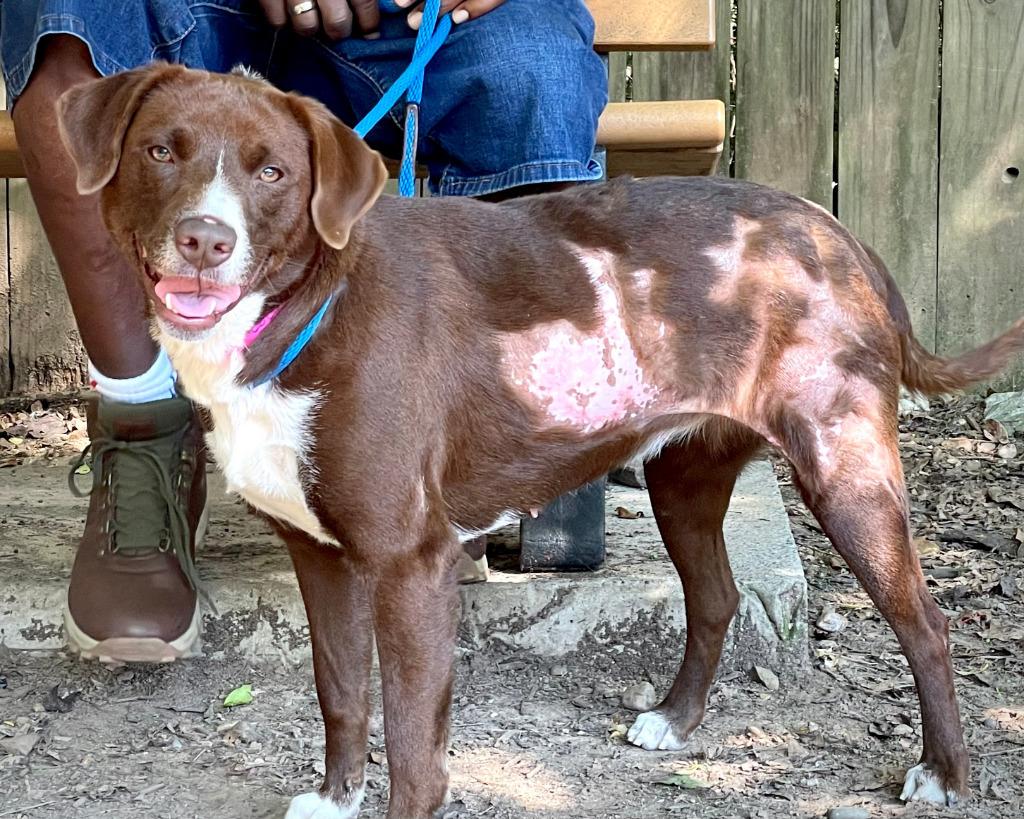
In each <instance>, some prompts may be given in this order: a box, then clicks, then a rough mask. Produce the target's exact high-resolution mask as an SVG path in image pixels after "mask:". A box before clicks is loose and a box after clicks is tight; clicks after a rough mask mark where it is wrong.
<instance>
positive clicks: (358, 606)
mask: <svg viewBox="0 0 1024 819" xmlns="http://www.w3.org/2000/svg"><path fill="white" fill-rule="evenodd" d="M284 540H285V542H286V543H287V545H288V552H289V553H290V554H291V558H292V563H293V564H294V566H295V573H296V575H297V576H298V579H299V588H300V590H301V591H302V600H303V603H305V606H306V615H307V617H308V619H309V630H310V635H311V637H312V642H313V669H314V674H315V676H316V689H317V695H318V696H319V699H320V710H321V711H322V712H323V717H324V731H325V733H326V740H327V747H326V755H325V756H326V758H325V766H326V771H325V775H324V783H323V786H322V787H321V789H320V792H319V793H305V794H301V795H299V796H296V797H295V798H294V799H293V800H292V802H291V806H290V807H289V808H288V813H287V816H286V817H285V819H312V817H314V816H315V817H317V819H319V818H320V817H324V819H352V817H355V816H356V815H357V814H358V813H359V805H360V803H361V802H362V800H363V793H364V789H365V784H366V783H365V776H364V769H365V766H366V741H367V724H368V720H369V713H370V669H371V665H372V662H373V626H372V621H371V617H370V604H369V596H368V593H367V587H366V583H365V581H364V578H363V577H362V576H361V575H360V574H359V573H358V572H356V571H355V567H353V566H352V565H351V563H350V561H349V560H348V559H347V558H346V557H345V555H344V553H343V552H341V551H339V550H336V549H332V548H329V547H327V546H324V545H323V544H320V543H316V542H315V541H313V540H312V539H310V538H307V537H305V536H304V535H299V534H294V533H288V534H287V535H285V536H284Z"/></svg>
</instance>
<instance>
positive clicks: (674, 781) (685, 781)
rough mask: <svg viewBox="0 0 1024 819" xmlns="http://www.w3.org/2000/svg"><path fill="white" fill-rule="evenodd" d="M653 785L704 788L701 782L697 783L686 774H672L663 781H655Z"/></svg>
mask: <svg viewBox="0 0 1024 819" xmlns="http://www.w3.org/2000/svg"><path fill="white" fill-rule="evenodd" d="M654 784H655V785H670V786H672V787H673V788H706V787H707V785H705V784H704V783H703V782H698V781H697V780H696V779H694V778H693V777H692V776H687V775H686V774H672V776H666V777H665V778H664V779H655V780H654Z"/></svg>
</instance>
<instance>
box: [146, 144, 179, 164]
mask: <svg viewBox="0 0 1024 819" xmlns="http://www.w3.org/2000/svg"><path fill="white" fill-rule="evenodd" d="M149 155H150V156H151V157H153V159H155V160H156V161H157V162H173V159H172V158H171V151H170V149H169V148H165V147H164V146H163V145H154V146H153V147H152V148H150V149H149Z"/></svg>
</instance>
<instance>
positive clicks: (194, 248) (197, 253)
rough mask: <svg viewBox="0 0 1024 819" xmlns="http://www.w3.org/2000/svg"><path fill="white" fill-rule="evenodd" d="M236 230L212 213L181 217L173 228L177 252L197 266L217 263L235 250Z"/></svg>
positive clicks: (207, 267)
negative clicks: (214, 217)
mask: <svg viewBox="0 0 1024 819" xmlns="http://www.w3.org/2000/svg"><path fill="white" fill-rule="evenodd" d="M236 239H237V237H236V236H235V231H234V230H232V229H231V227H229V226H228V225H225V224H224V223H223V222H218V221H217V220H216V219H213V218H211V217H209V216H193V217H190V218H188V219H182V220H181V221H180V222H178V225H177V227H175V228H174V244H175V245H177V247H178V252H179V253H181V255H182V256H183V257H184V258H185V261H187V262H188V263H189V264H190V265H192V266H193V267H194V268H195V269H196V270H207V269H209V268H211V267H216V266H217V265H219V264H222V263H223V262H226V261H227V260H228V259H229V258H231V254H232V253H234V251H235V241H236Z"/></svg>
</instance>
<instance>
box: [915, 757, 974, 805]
mask: <svg viewBox="0 0 1024 819" xmlns="http://www.w3.org/2000/svg"><path fill="white" fill-rule="evenodd" d="M900 799H902V800H903V801H904V802H934V803H935V804H936V805H953V804H956V803H957V802H958V801H959V800H960V795H959V794H958V793H957V792H956V791H952V790H949V791H948V790H945V789H943V787H942V784H941V783H940V782H939V778H938V777H937V776H936V775H935V772H934V771H932V770H929V769H928V768H926V767H925V765H924V763H923V762H922V763H921V764H920V765H915V766H914V767H913V768H911V769H910V770H909V771H907V775H906V776H905V777H903V793H901V794H900Z"/></svg>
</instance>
